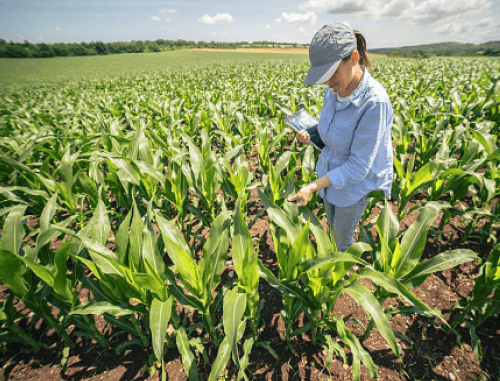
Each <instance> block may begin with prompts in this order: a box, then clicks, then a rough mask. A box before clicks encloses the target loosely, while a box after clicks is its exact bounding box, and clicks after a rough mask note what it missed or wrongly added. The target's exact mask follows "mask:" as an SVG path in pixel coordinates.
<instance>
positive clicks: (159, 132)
mask: <svg viewBox="0 0 500 381" xmlns="http://www.w3.org/2000/svg"><path fill="white" fill-rule="evenodd" d="M174 53H178V55H176V54H174ZM163 54H164V55H165V56H164V57H165V61H162V60H161V56H162V55H163ZM167 54H170V55H171V56H168V57H175V59H173V60H172V62H170V63H168V62H167V61H166V57H167ZM135 56H141V54H136V55H129V61H127V60H126V59H123V60H121V58H122V56H121V55H119V56H114V58H115V60H112V59H111V58H113V57H86V58H67V60H66V58H64V59H60V60H61V62H57V59H51V60H50V61H49V60H41V59H39V60H11V61H7V60H0V67H3V68H7V70H5V71H1V72H2V74H0V99H1V101H0V131H1V135H0V139H1V140H0V147H1V152H0V229H1V237H0V335H1V337H2V342H1V344H0V362H1V363H2V364H4V365H3V366H2V368H1V370H0V380H18V379H22V380H39V379H44V380H113V381H115V380H132V379H135V380H145V379H154V380H160V379H162V380H163V379H169V380H190V381H191V380H233V379H234V380H236V379H248V380H371V379H375V378H376V377H377V376H378V379H381V380H407V381H410V380H439V381H441V380H497V379H499V378H500V367H499V365H498V364H500V355H499V354H500V340H499V339H500V328H499V327H500V317H499V312H500V288H499V287H498V286H499V285H500V245H499V242H498V237H499V230H500V223H499V222H500V221H499V216H500V204H499V202H498V200H499V197H500V191H499V187H500V149H499V145H500V143H499V140H498V135H499V133H500V125H499V123H500V60H498V59H476V58H475V59H456V58H447V59H429V60H401V59H380V60H373V64H374V70H375V78H376V79H377V80H378V81H380V82H381V83H382V84H383V85H384V87H385V88H386V89H387V92H388V94H389V96H390V98H391V100H392V102H393V107H394V114H395V117H394V125H393V144H394V154H395V156H394V161H395V178H394V184H393V192H392V197H391V200H389V201H388V200H385V199H384V198H383V196H382V195H381V194H379V193H374V194H372V195H371V196H372V198H371V202H370V204H369V206H368V208H367V210H366V212H365V215H364V216H363V218H362V220H361V222H360V225H359V226H358V229H357V233H356V238H357V241H358V242H357V243H356V244H355V245H353V246H352V247H351V248H350V249H349V250H348V251H347V252H345V253H338V252H336V251H335V247H334V246H332V243H331V242H330V240H329V239H328V236H327V234H326V230H325V228H326V221H325V218H324V215H325V212H324V208H323V205H322V200H320V198H319V196H317V195H315V196H313V197H312V198H311V200H310V201H309V204H308V205H307V206H305V207H300V208H297V207H296V206H295V204H294V203H289V202H287V201H286V199H287V197H288V196H289V195H290V194H292V193H294V192H295V191H296V190H298V189H299V188H300V186H301V185H303V184H305V183H307V182H309V181H312V180H314V179H315V174H314V168H315V163H316V160H317V158H318V152H317V151H315V150H314V149H313V148H312V147H310V146H303V145H301V144H300V143H298V142H297V141H296V140H295V139H294V134H293V133H292V132H290V130H289V129H287V127H286V126H285V124H284V121H283V120H284V118H285V117H286V116H287V115H288V114H290V113H292V112H294V111H296V110H298V109H300V108H306V109H307V110H308V111H309V112H310V113H311V114H313V115H315V116H316V117H319V113H320V110H321V107H322V99H323V90H324V87H323V86H304V85H303V84H302V82H303V79H304V76H305V74H306V72H307V69H308V60H307V56H304V57H302V58H301V57H298V55H295V56H293V57H294V58H291V57H292V56H290V57H288V56H284V55H278V54H274V55H272V54H268V55H260V54H255V55H254V54H252V53H244V54H243V53H242V54H239V55H238V53H220V55H218V54H216V53H213V52H169V53H155V54H149V55H147V58H145V57H143V58H142V64H141V57H137V60H136V61H134V60H135ZM145 56H146V55H145ZM156 56H158V59H157V57H156ZM271 56H272V57H271ZM193 57H196V59H195V58H193ZM217 57H218V58H217ZM91 58H92V59H95V60H93V61H92V60H90V59H91ZM63 60H66V61H65V62H63ZM80 60H81V61H80ZM145 60H147V63H145ZM11 62H12V63H11ZM15 63H18V66H16V68H15V69H14V66H9V65H14V64H15ZM35 63H39V69H38V70H39V71H35V70H34V69H33V67H34V66H33V64H35ZM111 63H113V65H115V66H114V68H115V71H114V72H113V70H112V65H111ZM58 65H59V66H58ZM108 65H109V66H108ZM162 369H163V372H162ZM162 373H163V374H162Z"/></svg>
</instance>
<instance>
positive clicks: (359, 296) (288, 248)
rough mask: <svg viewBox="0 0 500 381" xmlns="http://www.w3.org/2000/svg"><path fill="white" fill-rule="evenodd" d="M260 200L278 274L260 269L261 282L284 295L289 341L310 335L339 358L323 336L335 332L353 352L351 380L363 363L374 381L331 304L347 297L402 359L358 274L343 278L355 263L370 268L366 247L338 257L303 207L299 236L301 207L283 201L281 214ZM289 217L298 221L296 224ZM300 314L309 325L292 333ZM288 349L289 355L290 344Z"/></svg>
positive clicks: (363, 354) (372, 371)
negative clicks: (363, 257)
mask: <svg viewBox="0 0 500 381" xmlns="http://www.w3.org/2000/svg"><path fill="white" fill-rule="evenodd" d="M292 191H293V187H289V194H292ZM259 195H260V198H261V201H262V203H263V204H264V206H265V207H266V211H267V213H268V216H269V218H270V220H271V221H272V222H273V230H272V234H273V242H274V244H275V249H276V258H277V262H278V268H279V274H278V277H276V276H274V274H273V273H271V272H270V271H269V270H268V269H266V268H265V266H263V265H262V264H260V270H261V277H263V278H264V279H265V280H266V281H268V282H269V284H270V285H271V286H273V287H275V288H276V289H278V290H280V291H281V292H282V293H283V305H284V307H285V310H284V311H282V315H283V317H284V318H285V319H286V320H285V321H286V326H287V327H286V328H287V332H286V337H287V338H291V337H293V336H295V335H298V334H301V333H303V332H306V331H308V330H310V331H311V333H312V338H313V343H316V342H318V341H319V342H320V343H322V344H324V345H325V346H326V347H327V348H328V351H329V352H330V353H333V352H334V351H335V352H337V353H339V354H340V353H342V354H343V350H342V348H341V347H340V345H339V344H337V343H335V342H334V341H332V340H331V336H330V335H329V334H326V333H325V331H332V332H335V333H336V334H337V335H338V337H339V338H340V340H342V342H343V343H344V344H345V345H346V346H348V347H349V349H350V350H351V352H352V353H353V364H352V366H353V378H354V379H355V380H359V379H360V364H361V363H363V364H365V365H366V367H367V369H368V371H369V372H370V375H371V376H372V377H376V370H375V366H374V364H373V361H372V359H371V357H370V356H369V354H368V352H366V350H365V349H363V347H362V346H361V344H360V342H359V340H358V339H357V337H355V336H354V335H352V334H351V333H350V332H349V333H348V330H347V328H346V327H345V322H344V320H343V319H341V318H339V317H338V316H334V315H332V313H333V309H334V306H335V301H336V300H337V299H338V297H340V296H341V295H342V294H343V293H344V292H346V293H347V294H349V295H350V296H351V297H352V298H353V299H354V300H355V301H356V302H358V303H359V304H360V305H361V306H362V307H363V308H364V309H365V311H366V312H367V313H369V314H370V315H371V317H372V319H373V320H375V321H376V323H377V327H378V329H379V331H380V333H381V334H382V336H383V337H384V338H385V340H386V341H387V343H388V344H389V346H390V348H391V349H392V350H393V351H394V353H395V354H396V355H397V356H398V357H399V356H400V353H399V348H398V346H397V344H396V340H395V336H394V332H393V331H392V329H391V328H390V326H389V322H388V320H387V317H386V316H385V315H384V313H383V311H382V308H381V306H380V305H379V303H378V301H377V299H376V298H375V297H374V295H373V294H372V293H371V292H369V291H368V290H367V289H366V288H365V287H364V286H363V285H362V284H361V283H359V282H357V281H356V279H357V278H358V275H357V274H355V273H354V274H352V275H351V276H350V277H345V278H344V276H345V275H346V274H347V272H348V271H349V270H350V269H351V268H352V266H353V265H354V264H355V263H359V264H363V265H365V266H368V267H370V265H369V264H368V263H367V262H365V261H363V260H361V259H360V257H361V254H362V253H363V252H364V250H365V249H367V248H369V246H368V245H366V244H363V243H357V244H355V245H353V246H351V247H350V248H349V249H348V250H347V251H346V252H345V253H339V252H337V251H336V247H335V240H332V242H330V240H329V239H328V236H327V234H326V232H325V231H324V229H323V228H322V226H321V224H320V222H319V220H318V219H317V218H316V217H315V216H314V214H313V213H311V212H310V210H308V209H307V208H306V207H301V208H302V214H301V216H302V218H304V219H305V218H307V222H306V223H305V225H304V226H303V228H302V230H301V231H299V230H298V226H300V224H301V223H300V220H298V218H299V209H300V208H297V207H296V206H294V205H288V204H291V203H288V204H287V202H285V205H286V207H285V208H284V209H283V210H282V209H280V208H278V207H277V206H276V205H274V204H273V203H272V201H271V200H270V199H269V198H267V197H266V196H265V195H264V194H263V193H262V192H259ZM293 216H295V217H296V219H297V220H296V222H294V218H293ZM302 218H301V219H302ZM297 222H298V223H299V224H297ZM310 226H311V229H312V231H313V234H314V235H315V238H316V239H317V246H318V249H317V251H316V250H315V249H314V247H313V245H312V243H311V240H310V237H309V234H310V232H309V228H310ZM374 271H375V270H374ZM375 272H376V271H375ZM387 284H389V282H387ZM301 312H306V316H307V317H308V322H307V323H306V324H304V326H303V327H302V328H300V329H298V330H295V331H292V324H291V322H292V321H293V320H294V319H296V318H297V317H298V315H299V314H300V313H301ZM319 329H322V330H323V333H322V335H320V336H318V331H319ZM289 344H290V343H289ZM289 347H290V348H291V349H292V350H293V348H292V347H291V346H290V345H289ZM330 358H331V357H330Z"/></svg>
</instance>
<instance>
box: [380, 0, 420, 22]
mask: <svg viewBox="0 0 500 381" xmlns="http://www.w3.org/2000/svg"><path fill="white" fill-rule="evenodd" d="M412 8H413V2H412V1H411V0H392V1H389V2H388V3H386V4H384V5H383V6H382V7H381V9H380V12H379V14H378V15H379V17H387V18H398V17H401V15H403V14H404V13H405V11H407V10H409V9H412Z"/></svg>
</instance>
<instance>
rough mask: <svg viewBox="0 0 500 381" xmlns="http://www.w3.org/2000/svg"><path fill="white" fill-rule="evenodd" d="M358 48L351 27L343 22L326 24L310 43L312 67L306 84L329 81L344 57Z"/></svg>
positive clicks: (305, 81)
mask: <svg viewBox="0 0 500 381" xmlns="http://www.w3.org/2000/svg"><path fill="white" fill-rule="evenodd" d="M356 49H357V44H356V36H355V35H354V32H353V31H352V30H351V28H349V27H348V26H347V25H345V24H341V23H334V24H328V25H325V26H324V27H323V28H321V29H320V30H319V31H318V32H317V33H316V34H315V35H314V37H313V39H312V41H311V44H310V45H309V61H311V67H310V68H309V72H308V73H307V75H306V79H305V80H304V85H313V84H317V83H323V82H326V81H328V80H329V79H330V77H331V76H332V75H333V73H335V70H337V67H338V66H339V64H340V61H341V60H342V58H345V57H347V56H348V55H349V54H351V53H352V52H353V51H354V50H356Z"/></svg>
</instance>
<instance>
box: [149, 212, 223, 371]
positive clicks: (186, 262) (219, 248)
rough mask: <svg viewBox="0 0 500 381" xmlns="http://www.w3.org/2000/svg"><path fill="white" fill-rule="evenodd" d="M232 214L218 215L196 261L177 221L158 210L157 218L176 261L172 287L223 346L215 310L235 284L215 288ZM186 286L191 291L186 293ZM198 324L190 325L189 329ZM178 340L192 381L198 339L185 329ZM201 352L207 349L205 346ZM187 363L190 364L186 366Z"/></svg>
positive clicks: (213, 340)
mask: <svg viewBox="0 0 500 381" xmlns="http://www.w3.org/2000/svg"><path fill="white" fill-rule="evenodd" d="M230 217H231V213H230V212H227V211H226V212H223V213H221V214H219V215H218V216H217V217H216V219H215V220H214V222H213V223H212V226H211V229H210V235H209V237H208V239H207V241H206V242H205V244H204V246H203V255H202V257H201V259H200V261H199V262H198V263H196V261H195V256H194V253H193V252H192V251H191V248H190V246H189V245H188V244H187V242H186V241H185V240H184V238H183V237H182V235H181V234H180V233H179V232H178V230H177V228H176V226H175V224H174V222H173V221H168V220H166V219H165V218H163V217H162V216H161V215H160V213H159V212H157V213H156V221H157V223H158V226H159V228H160V232H161V237H162V240H163V242H164V246H165V249H166V252H167V254H168V256H169V258H170V260H171V261H172V262H173V264H174V265H173V266H172V267H171V268H168V269H167V270H166V274H167V276H168V279H169V290H170V292H171V293H172V294H173V295H174V296H175V298H176V299H177V301H179V302H180V303H181V304H183V305H184V306H186V307H188V308H192V309H195V310H197V311H198V313H199V314H200V315H201V317H202V322H201V328H203V329H204V330H205V332H206V333H208V334H209V335H210V339H209V341H210V342H211V343H213V344H214V345H215V346H217V347H218V346H220V345H221V342H222V336H221V333H222V332H221V327H220V324H219V325H218V324H217V320H216V312H217V311H218V310H219V309H220V307H221V304H222V300H223V298H224V294H225V293H226V291H227V290H228V289H230V288H231V286H232V284H231V283H230V284H229V285H226V286H225V287H222V288H221V289H220V290H219V292H218V293H217V294H216V295H215V296H214V292H215V289H216V288H217V286H218V285H219V284H220V281H221V275H220V274H221V273H222V271H223V269H224V264H225V263H226V260H227V254H228V248H229V234H230V233H229V232H230ZM174 271H176V274H174ZM177 280H179V281H180V284H177ZM184 287H185V288H186V289H187V291H188V293H186V292H184V289H183V288H184ZM197 327H198V326H191V327H189V330H188V331H192V330H194V329H196V328H197ZM176 340H177V347H178V348H179V352H180V353H181V355H182V358H183V363H184V364H185V369H186V373H187V374H188V376H189V379H190V380H195V379H196V377H197V370H196V364H195V363H194V361H193V359H194V354H193V353H192V351H191V349H190V347H191V346H193V347H196V345H197V342H196V340H195V339H194V338H192V339H188V336H187V332H185V330H184V328H180V329H179V330H178V334H177V339H176ZM202 351H204V350H203V349H202ZM205 356H206V355H205ZM186 364H189V366H188V367H187V368H186Z"/></svg>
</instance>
